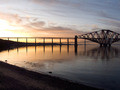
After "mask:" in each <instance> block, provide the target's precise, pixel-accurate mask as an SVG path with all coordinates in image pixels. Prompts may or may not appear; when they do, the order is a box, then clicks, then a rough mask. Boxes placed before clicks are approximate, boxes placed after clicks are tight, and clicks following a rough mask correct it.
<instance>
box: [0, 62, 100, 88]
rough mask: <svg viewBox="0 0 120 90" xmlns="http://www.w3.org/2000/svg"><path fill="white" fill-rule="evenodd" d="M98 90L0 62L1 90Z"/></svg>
mask: <svg viewBox="0 0 120 90" xmlns="http://www.w3.org/2000/svg"><path fill="white" fill-rule="evenodd" d="M3 89H7V90H8V89H12V90H33V89H34V90H36V89H37V90H98V89H96V88H93V87H89V86H85V85H81V84H78V83H73V82H70V81H68V80H63V79H60V78H58V77H53V76H49V75H44V74H40V73H37V72H33V71H29V70H26V69H24V68H20V67H17V66H13V65H10V64H7V63H4V62H0V90H3Z"/></svg>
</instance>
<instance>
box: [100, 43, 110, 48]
mask: <svg viewBox="0 0 120 90" xmlns="http://www.w3.org/2000/svg"><path fill="white" fill-rule="evenodd" d="M107 46H109V47H111V44H104V43H100V47H107Z"/></svg>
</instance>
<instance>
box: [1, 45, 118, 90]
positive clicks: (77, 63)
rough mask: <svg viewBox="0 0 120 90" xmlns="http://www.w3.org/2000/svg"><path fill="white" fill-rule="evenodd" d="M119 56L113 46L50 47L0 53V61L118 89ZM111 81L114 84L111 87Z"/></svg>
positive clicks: (15, 49)
mask: <svg viewBox="0 0 120 90" xmlns="http://www.w3.org/2000/svg"><path fill="white" fill-rule="evenodd" d="M119 55H120V48H119V47H115V46H114V47H111V48H108V47H107V48H104V47H99V46H96V45H78V46H77V47H75V46H74V45H69V46H68V45H56V46H55V45H51V46H26V47H17V48H14V49H8V50H7V49H6V50H5V51H1V52H0V59H1V60H3V61H5V60H7V63H10V64H14V65H17V66H20V67H24V68H27V69H30V70H34V71H37V72H44V73H47V74H48V72H52V75H57V76H61V77H63V78H67V79H71V80H75V81H78V82H79V81H80V82H81V81H83V83H85V82H87V84H88V83H89V84H90V85H93V86H100V87H107V88H108V86H109V87H113V88H117V86H118V85H119V84H120V77H119V75H120V73H119V72H120V60H119V58H120V56H119ZM101 61H102V62H101ZM106 61H107V63H106ZM113 81H114V82H116V83H117V84H113ZM101 82H102V83H105V84H104V85H103V84H102V83H101Z"/></svg>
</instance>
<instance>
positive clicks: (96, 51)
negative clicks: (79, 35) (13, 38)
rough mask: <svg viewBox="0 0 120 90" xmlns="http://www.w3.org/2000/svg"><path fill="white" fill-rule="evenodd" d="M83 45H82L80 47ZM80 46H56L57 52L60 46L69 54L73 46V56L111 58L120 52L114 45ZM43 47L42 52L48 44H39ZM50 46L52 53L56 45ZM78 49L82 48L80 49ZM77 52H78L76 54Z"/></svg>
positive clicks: (60, 49) (60, 48) (60, 50)
mask: <svg viewBox="0 0 120 90" xmlns="http://www.w3.org/2000/svg"><path fill="white" fill-rule="evenodd" d="M81 46H83V47H81ZM81 46H72V47H71V46H70V45H65V46H62V45H60V46H57V48H59V52H60V54H61V52H62V47H65V48H64V49H66V50H67V53H68V54H69V51H70V50H71V49H73V48H74V54H75V56H87V57H92V58H95V59H102V60H109V59H112V58H114V57H118V53H119V52H120V49H119V48H116V47H98V46H97V47H96V46H94V47H92V48H91V47H90V46H89V45H88V46H87V45H81ZM41 47H43V52H44V53H46V51H47V50H46V48H47V47H48V46H41ZM50 47H51V50H52V53H54V48H56V46H54V45H51V46H49V48H50ZM28 48H29V47H28V46H26V53H27V52H29V51H28ZM34 48H35V50H34V51H35V53H36V52H37V49H38V46H35V47H34ZM19 49H21V48H19V47H17V52H19ZM80 49H83V50H82V51H81V50H80ZM9 51H10V49H8V52H9ZM78 53H79V54H78Z"/></svg>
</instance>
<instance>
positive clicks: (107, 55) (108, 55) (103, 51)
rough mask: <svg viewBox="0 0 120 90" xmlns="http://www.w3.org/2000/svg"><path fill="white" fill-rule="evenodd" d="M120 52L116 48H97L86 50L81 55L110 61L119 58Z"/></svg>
mask: <svg viewBox="0 0 120 90" xmlns="http://www.w3.org/2000/svg"><path fill="white" fill-rule="evenodd" d="M119 52H120V50H119V49H118V48H115V47H95V48H92V49H90V50H85V51H84V52H83V53H82V52H81V53H80V54H79V55H84V56H87V57H92V58H94V59H96V60H97V59H101V60H109V59H112V58H115V57H118V55H119Z"/></svg>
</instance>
